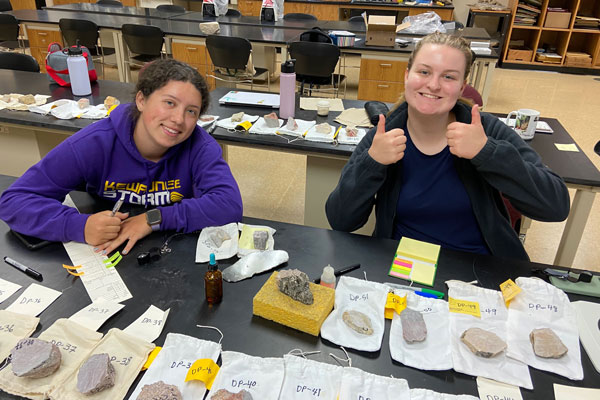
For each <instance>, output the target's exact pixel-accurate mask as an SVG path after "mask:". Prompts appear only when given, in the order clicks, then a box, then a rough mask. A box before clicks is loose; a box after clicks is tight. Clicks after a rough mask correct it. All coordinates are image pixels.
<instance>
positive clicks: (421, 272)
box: [410, 262, 437, 286]
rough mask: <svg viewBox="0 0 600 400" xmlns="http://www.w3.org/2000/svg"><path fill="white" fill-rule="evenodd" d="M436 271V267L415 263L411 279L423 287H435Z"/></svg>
mask: <svg viewBox="0 0 600 400" xmlns="http://www.w3.org/2000/svg"><path fill="white" fill-rule="evenodd" d="M436 271H437V268H436V266H435V265H432V264H425V263H421V262H415V263H414V264H413V267H412V270H411V273H410V279H411V280H413V281H415V282H419V283H422V284H423V285H428V286H433V281H434V279H435V273H436Z"/></svg>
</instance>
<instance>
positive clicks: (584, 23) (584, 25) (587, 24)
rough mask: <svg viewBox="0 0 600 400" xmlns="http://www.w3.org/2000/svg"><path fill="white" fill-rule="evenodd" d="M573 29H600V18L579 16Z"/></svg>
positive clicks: (576, 17)
mask: <svg viewBox="0 0 600 400" xmlns="http://www.w3.org/2000/svg"><path fill="white" fill-rule="evenodd" d="M573 27H574V28H576V29H600V18H594V17H584V16H583V15H577V16H575V25H574V26H573Z"/></svg>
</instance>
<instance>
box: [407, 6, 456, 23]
mask: <svg viewBox="0 0 600 400" xmlns="http://www.w3.org/2000/svg"><path fill="white" fill-rule="evenodd" d="M429 11H433V12H434V13H436V14H437V15H439V16H440V18H441V19H443V20H444V21H452V20H453V18H452V15H453V13H454V10H452V9H444V8H426V7H414V8H409V9H408V15H419V14H423V13H426V12H429Z"/></svg>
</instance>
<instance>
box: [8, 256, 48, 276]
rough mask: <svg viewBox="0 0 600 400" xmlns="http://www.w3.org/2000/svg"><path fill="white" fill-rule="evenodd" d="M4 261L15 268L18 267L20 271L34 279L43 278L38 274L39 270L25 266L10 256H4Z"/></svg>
mask: <svg viewBox="0 0 600 400" xmlns="http://www.w3.org/2000/svg"><path fill="white" fill-rule="evenodd" d="M4 262H5V263H7V264H8V265H11V266H13V267H15V268H16V269H18V270H19V271H21V272H25V273H26V274H27V275H29V276H30V277H32V278H33V279H35V280H36V281H40V282H41V281H43V280H44V278H43V277H42V274H40V273H39V272H37V271H35V270H33V269H31V268H29V267H26V266H25V265H23V264H21V263H20V262H18V261H15V260H13V259H12V258H9V257H4Z"/></svg>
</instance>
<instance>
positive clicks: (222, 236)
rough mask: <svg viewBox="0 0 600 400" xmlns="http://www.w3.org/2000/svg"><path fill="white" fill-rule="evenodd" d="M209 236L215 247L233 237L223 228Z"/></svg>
mask: <svg viewBox="0 0 600 400" xmlns="http://www.w3.org/2000/svg"><path fill="white" fill-rule="evenodd" d="M209 238H210V241H211V242H213V244H214V245H215V247H221V245H222V244H223V242H224V241H226V240H229V239H231V237H230V236H229V235H228V234H227V232H225V231H224V230H223V229H217V230H215V231H214V232H213V233H211V234H210V236H209Z"/></svg>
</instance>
